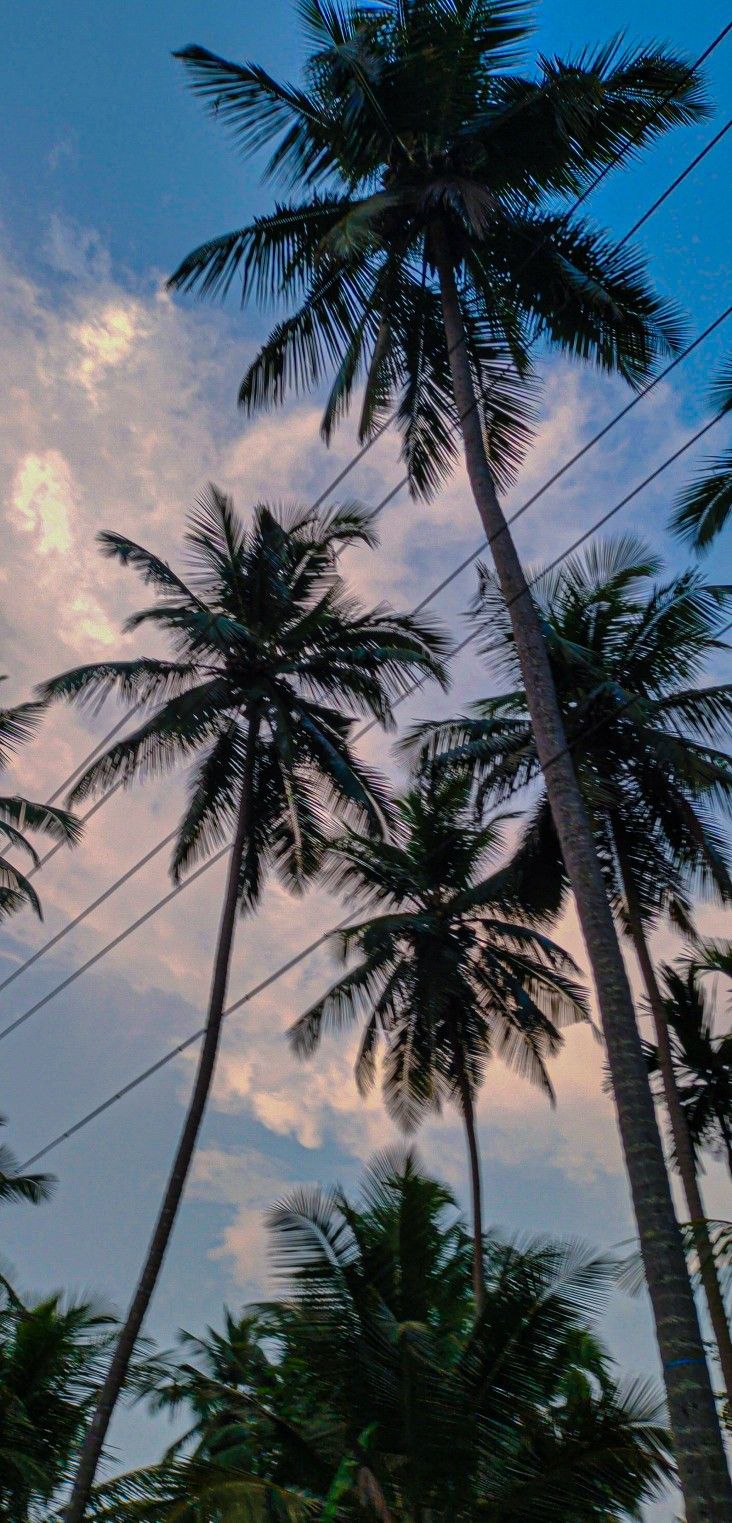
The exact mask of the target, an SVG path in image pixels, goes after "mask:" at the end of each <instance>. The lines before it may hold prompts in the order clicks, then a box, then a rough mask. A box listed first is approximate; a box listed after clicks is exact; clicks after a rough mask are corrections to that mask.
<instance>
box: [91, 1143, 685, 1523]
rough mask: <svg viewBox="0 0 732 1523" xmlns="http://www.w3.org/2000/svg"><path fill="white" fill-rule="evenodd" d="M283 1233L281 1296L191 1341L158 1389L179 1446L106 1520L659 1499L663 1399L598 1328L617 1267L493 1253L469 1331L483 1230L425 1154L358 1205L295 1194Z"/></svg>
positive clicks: (106, 1510)
mask: <svg viewBox="0 0 732 1523" xmlns="http://www.w3.org/2000/svg"><path fill="white" fill-rule="evenodd" d="M270 1227H271V1230H272V1234H273V1239H274V1258H275V1265H276V1267H277V1269H278V1270H279V1272H280V1274H281V1277H282V1282H283V1283H282V1293H281V1295H280V1297H279V1298H278V1299H277V1300H276V1301H275V1302H273V1303H270V1304H269V1305H268V1306H265V1307H254V1308H247V1309H246V1310H245V1313H244V1316H243V1317H242V1318H241V1319H229V1320H228V1322H227V1326H226V1329H225V1332H224V1334H223V1336H222V1335H221V1334H216V1333H211V1331H210V1330H209V1334H208V1336H207V1337H206V1338H204V1339H203V1340H187V1341H186V1342H185V1344H184V1347H183V1349H182V1351H181V1360H180V1364H179V1365H178V1368H177V1369H174V1370H173V1371H172V1372H171V1373H170V1374H169V1375H168V1377H167V1380H166V1379H165V1378H163V1380H162V1382H161V1384H160V1385H159V1387H158V1389H157V1391H156V1393H155V1394H156V1405H159V1404H161V1403H163V1404H165V1403H166V1401H167V1402H169V1404H170V1405H171V1406H172V1407H173V1408H174V1409H176V1410H180V1409H181V1407H182V1408H183V1410H184V1411H185V1413H186V1415H187V1417H188V1419H189V1420H188V1423H187V1425H186V1435H185V1437H184V1439H183V1441H182V1443H181V1444H178V1445H176V1446H175V1448H174V1450H173V1451H172V1452H171V1454H170V1457H169V1458H168V1459H167V1460H164V1461H163V1463H162V1464H161V1465H160V1466H157V1467H154V1468H152V1469H151V1470H148V1471H147V1472H143V1473H139V1472H138V1473H137V1475H134V1474H133V1475H132V1476H127V1477H123V1478H121V1479H120V1480H118V1481H113V1482H111V1483H110V1485H109V1486H107V1487H102V1488H100V1489H99V1492H98V1494H97V1498H96V1507H95V1512H96V1515H97V1516H101V1517H106V1518H109V1519H110V1520H111V1519H119V1518H120V1517H121V1518H125V1517H127V1516H129V1517H134V1518H136V1519H140V1520H145V1523H147V1520H148V1519H153V1518H160V1517H161V1516H169V1515H171V1514H172V1515H174V1516H179V1515H182V1516H184V1517H191V1518H199V1519H200V1518H204V1519H208V1518H211V1517H214V1516H221V1509H222V1508H224V1509H226V1508H227V1504H228V1515H234V1514H235V1513H238V1514H239V1515H243V1516H248V1515H253V1516H254V1517H255V1518H257V1519H258V1518H260V1517H262V1518H265V1517H267V1516H269V1517H271V1516H272V1515H273V1514H274V1516H276V1517H282V1518H293V1519H294V1518H303V1517H307V1516H308V1513H312V1512H313V1511H314V1512H315V1513H316V1515H317V1516H318V1517H321V1518H325V1519H327V1518H332V1517H335V1516H338V1517H343V1518H346V1519H349V1520H354V1523H356V1520H357V1519H359V1518H361V1519H362V1518H363V1517H364V1515H366V1516H367V1517H372V1518H377V1519H378V1520H380V1523H413V1520H414V1519H419V1518H426V1517H430V1518H433V1519H434V1520H435V1523H448V1519H450V1520H453V1519H458V1520H460V1523H467V1520H469V1519H473V1518H475V1517H476V1516H481V1517H485V1518H490V1519H495V1520H498V1519H508V1518H511V1519H512V1520H515V1523H559V1520H561V1523H593V1520H597V1523H599V1520H600V1519H602V1520H604V1523H619V1520H620V1519H630V1518H632V1517H638V1516H639V1509H640V1507H641V1505H642V1503H643V1502H644V1501H645V1500H647V1499H650V1498H651V1497H652V1496H653V1495H654V1494H657V1492H658V1490H659V1488H660V1487H661V1486H662V1485H663V1482H664V1480H665V1479H666V1478H667V1477H668V1475H669V1473H670V1466H669V1454H668V1439H667V1435H666V1433H665V1432H664V1430H663V1428H662V1427H661V1425H660V1422H659V1415H658V1413H659V1406H658V1403H657V1401H656V1400H655V1399H654V1397H653V1394H652V1393H651V1391H650V1390H649V1388H648V1387H644V1386H642V1385H640V1384H631V1385H629V1386H627V1387H626V1388H625V1389H623V1388H621V1386H620V1385H619V1383H618V1381H617V1379H616V1376H615V1374H614V1372H613V1368H612V1363H611V1361H610V1359H609V1358H608V1356H607V1354H606V1352H605V1350H604V1349H603V1347H602V1345H601V1344H600V1342H599V1340H598V1338H597V1335H596V1334H595V1332H594V1330H593V1329H592V1326H591V1320H592V1318H593V1317H594V1315H595V1314H596V1312H597V1310H598V1309H599V1307H600V1306H601V1304H602V1302H603V1299H604V1296H605V1293H606V1291H607V1288H608V1285H609V1282H610V1281H611V1278H612V1266H611V1265H610V1264H608V1263H607V1262H603V1261H601V1260H598V1259H592V1258H591V1257H590V1256H589V1255H588V1254H587V1253H586V1252H585V1251H582V1250H581V1249H579V1248H578V1247H577V1245H573V1246H572V1245H567V1244H562V1243H555V1242H550V1241H546V1240H539V1241H534V1242H529V1243H525V1244H521V1245H519V1244H515V1243H506V1242H502V1241H500V1240H498V1239H495V1238H494V1239H492V1240H491V1241H490V1242H489V1243H488V1245H487V1251H486V1299H485V1305H484V1309H483V1313H482V1316H481V1317H480V1318H478V1319H477V1320H476V1318H475V1307H474V1303H473V1299H472V1296H471V1282H470V1261H471V1252H470V1241H469V1238H468V1235H467V1233H466V1232H465V1228H464V1225H463V1223H462V1221H461V1220H460V1218H459V1217H457V1215H456V1213H455V1208H454V1200H453V1197H452V1196H451V1194H450V1192H449V1190H447V1189H446V1188H445V1187H444V1185H442V1184H439V1183H438V1182H437V1181H435V1180H433V1179H430V1178H428V1177H426V1176H425V1175H424V1174H423V1172H422V1171H421V1169H420V1167H419V1164H418V1161H417V1160H416V1159H415V1157H414V1155H413V1154H408V1155H406V1157H401V1156H400V1157H397V1156H395V1155H393V1154H383V1155H380V1156H378V1157H377V1158H376V1159H375V1161H374V1162H373V1163H372V1164H371V1166H370V1167H369V1169H368V1170H367V1171H366V1175H365V1179H364V1182H363V1187H362V1196H361V1199H360V1200H352V1199H349V1198H348V1197H347V1196H346V1195H345V1194H344V1193H343V1191H342V1190H340V1189H335V1190H331V1191H323V1190H319V1189H316V1190H308V1189H302V1190H299V1191H297V1192H296V1193H295V1194H294V1195H292V1196H290V1197H289V1198H288V1199H286V1200H284V1201H282V1202H281V1203H280V1205H279V1206H277V1207H276V1208H275V1210H274V1211H273V1212H272V1214H271V1217H270Z"/></svg>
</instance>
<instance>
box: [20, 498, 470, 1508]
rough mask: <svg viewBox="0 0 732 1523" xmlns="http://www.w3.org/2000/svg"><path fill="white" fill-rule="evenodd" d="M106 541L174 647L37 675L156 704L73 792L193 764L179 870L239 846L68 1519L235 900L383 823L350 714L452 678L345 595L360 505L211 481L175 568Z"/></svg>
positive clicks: (201, 1085) (143, 1284) (203, 1083)
mask: <svg viewBox="0 0 732 1523" xmlns="http://www.w3.org/2000/svg"><path fill="white" fill-rule="evenodd" d="M100 539H101V544H102V549H103V551H104V552H105V554H107V555H109V556H112V557H113V558H115V559H117V560H119V561H120V562H121V563H122V565H124V566H131V567H132V568H133V569H135V570H136V571H138V572H139V573H140V574H141V575H142V577H143V579H144V580H145V581H146V582H149V583H151V584H152V586H153V587H154V589H155V592H156V594H157V602H156V603H155V605H154V607H152V608H148V609H145V610H143V611H142V612H141V613H138V614H134V615H133V617H132V618H131V619H130V620H129V621H128V628H131V629H137V628H140V627H141V626H146V625H150V624H151V625H152V627H153V629H154V630H156V631H160V632H162V633H164V634H166V635H167V637H168V639H169V640H170V642H171V644H172V646H173V650H174V652H175V657H174V659H173V660H162V659H160V658H158V657H156V656H151V657H140V658H136V659H133V660H131V661H108V660H105V661H101V662H94V663H92V664H91V665H90V666H82V667H77V668H76V669H75V670H73V671H69V672H66V673H64V674H63V675H62V676H60V677H56V678H54V679H53V680H52V681H50V682H48V683H47V684H46V685H45V687H44V689H43V693H44V697H45V698H64V699H68V700H71V701H73V702H81V703H85V702H86V703H89V702H90V701H94V702H95V703H98V702H99V701H100V700H103V699H104V698H106V697H107V696H108V695H110V694H111V693H112V692H114V691H115V690H116V691H118V692H119V693H120V694H121V696H122V698H123V699H125V700H126V701H127V702H131V703H134V704H135V705H136V706H139V705H140V704H141V705H143V707H144V708H146V709H147V710H148V711H149V714H148V717H147V718H145V719H144V720H143V723H142V724H141V725H138V726H137V727H136V728H135V730H134V731H133V732H132V734H130V735H128V736H125V737H124V738H123V739H122V740H117V741H115V743H114V745H112V746H111V747H110V749H109V750H108V751H107V752H106V753H105V754H104V755H103V756H101V757H99V758H98V759H97V760H96V761H94V762H93V763H92V764H91V766H90V767H89V768H88V770H87V771H86V772H85V774H84V776H83V777H82V778H81V779H80V781H79V782H77V783H76V785H75V787H74V791H73V796H74V798H77V799H80V798H86V797H88V796H89V795H90V794H93V793H95V792H99V791H100V790H101V789H104V788H107V787H109V785H110V784H111V783H113V782H115V781H117V780H119V779H121V780H122V781H123V782H124V783H126V784H129V783H131V782H132V781H133V780H134V779H135V778H139V777H142V778H145V777H149V776H156V775H160V774H163V773H166V772H168V771H169V770H170V769H171V768H172V767H175V766H179V765H181V764H186V763H194V765H193V769H192V775H191V783H190V792H189V800H188V806H187V808H186V811H185V813H184V816H183V819H182V821H181V825H180V829H179V832H178V837H177V840H176V844H175V847H174V850H173V862H172V869H173V874H174V876H175V877H176V878H177V877H179V876H180V875H181V874H182V873H184V872H185V871H186V870H187V869H188V868H189V867H191V866H192V865H193V864H194V863H195V862H196V861H198V860H199V859H200V858H202V857H205V856H207V855H209V854H210V853H211V852H212V851H213V850H214V848H215V847H217V846H221V845H222V844H223V843H224V842H225V841H226V840H227V839H231V842H232V847H231V856H230V860H229V870H228V876H227V881H226V888H225V892H224V900H223V905H222V910H221V920H220V925H219V933H218V941H217V946H216V952H215V956H214V965H213V976H212V981H211V992H210V996H209V1004H208V1013H207V1019H206V1030H205V1035H204V1039H203V1044H202V1047H201V1053H200V1057H199V1061H198V1069H197V1072H196V1077H195V1080H194V1085H193V1092H192V1095H191V1100H190V1104H189V1107H188V1112H187V1115H186V1119H185V1123H184V1126H183V1130H182V1132H181V1136H180V1141H179V1143H178V1148H177V1151H176V1155H175V1159H174V1162H173V1167H172V1170H171V1173H170V1176H169V1179H168V1183H167V1185H166V1188H165V1193H164V1196H163V1201H162V1205H161V1208H160V1212H159V1215H158V1219H157V1222H156V1225H155V1228H154V1231H153V1236H152V1239H151V1242H150V1247H149V1249H148V1253H147V1256H146V1259H145V1263H144V1266H143V1269H142V1272H141V1275H140V1279H139V1281H138V1285H137V1288H136V1291H135V1294H134V1296H133V1299H132V1303H131V1305H130V1309H129V1312H128V1315H127V1319H126V1321H125V1324H124V1326H123V1328H122V1331H121V1333H120V1337H119V1340H118V1343H117V1347H116V1349H115V1353H114V1358H113V1360H112V1363H111V1365H110V1369H109V1373H108V1376H107V1379H106V1381H105V1383H104V1386H103V1388H102V1391H101V1394H100V1398H99V1402H98V1404H97V1408H96V1411H95V1415H94V1421H93V1423H92V1425H91V1427H90V1429H89V1433H88V1435H87V1440H86V1442H85V1444H84V1448H83V1451H82V1456H81V1461H80V1464H79V1470H78V1474H77V1477H76V1481H75V1483H74V1492H73V1496H72V1499H71V1502H70V1504H69V1509H68V1512H67V1523H78V1519H80V1518H81V1516H82V1514H83V1511H84V1507H85V1505H86V1501H87V1499H88V1495H89V1490H90V1487H91V1485H92V1482H93V1479H94V1473H95V1470H96V1466H97V1463H98V1460H99V1456H100V1454H101V1449H102V1444H103V1442H104V1436H105V1433H106V1430H107V1427H108V1425H109V1421H110V1418H111V1415H112V1411H113V1409H114V1405H115V1402H116V1400H117V1397H118V1395H119V1392H120V1390H121V1388H122V1384H123V1382H124V1378H125V1372H126V1370H127V1367H128V1365H129V1361H130V1359H131V1357H132V1352H133V1349H134V1346H135V1340H136V1338H137V1336H138V1333H139V1331H140V1327H141V1325H142V1321H143V1318H144V1316H145V1312H146V1310H147V1307H148V1305H149V1302H150V1298H151V1296H152V1294H153V1291H154V1289H155V1285H156V1282H157V1278H158V1275H159V1273H160V1269H161V1265H162V1261H163V1255H164V1253H165V1250H166V1247H167V1244H168V1241H169V1239H170V1235H171V1232H172V1230H173V1226H174V1223H175V1218H176V1214H177V1211H178V1208H179V1205H180V1200H181V1196H182V1193H183V1188H184V1185H185V1182H186V1177H187V1175H188V1170H189V1168H190V1165H191V1161H192V1158H193V1153H194V1149H195V1145H196V1139H197V1136H198V1132H199V1130H200V1126H201V1122H202V1119H203V1113H204V1109H205V1106H206V1101H207V1098H208V1094H209V1090H210V1087H211V1083H212V1080H213V1074H214V1066H215V1062H216V1054H217V1050H218V1045H219V1038H220V1032H221V1022H222V1019H223V1013H224V1005H225V999H226V988H227V980H228V975H229V966H230V962H231V952H232V946H233V940H234V928H235V924H236V916H237V911H238V910H241V911H242V912H246V911H248V910H251V909H252V908H253V907H254V906H255V905H256V903H257V901H258V899H259V896H260V893H261V888H262V882H263V879H264V877H265V874H266V872H267V871H268V870H269V869H272V868H274V869H275V870H276V871H277V872H278V873H279V875H280V877H281V878H282V879H283V880H284V882H285V883H286V884H287V885H288V886H290V887H292V888H296V889H297V888H301V887H302V886H303V884H304V883H305V882H306V881H307V880H308V878H310V877H311V876H312V874H313V873H314V872H315V870H316V869H317V867H318V865H319V863H320V858H321V854H322V851H323V847H324V845H325V843H326V840H327V838H328V834H329V831H330V830H331V826H332V822H333V820H334V818H335V817H336V816H339V817H342V816H343V815H345V816H346V818H348V817H349V816H350V818H351V819H353V820H354V821H356V822H358V823H360V824H362V825H363V826H365V827H366V828H370V829H373V830H376V831H377V832H378V831H380V830H381V829H383V828H384V825H385V821H386V819H387V817H388V814H389V804H388V797H387V794H386V792H385V789H384V785H383V784H382V782H381V780H380V779H379V778H378V777H377V776H376V775H375V774H374V773H373V772H371V771H370V770H369V769H368V768H367V767H365V766H364V765H363V764H362V763H361V762H360V761H359V760H358V758H357V756H356V754H355V752H354V750H353V748H352V745H351V739H350V737H351V734H352V731H353V727H354V720H353V711H356V712H357V713H358V712H360V713H362V714H368V715H370V716H371V717H372V718H373V719H375V720H376V721H377V722H378V723H379V724H382V725H386V726H388V725H389V724H390V723H391V718H392V715H391V704H392V700H393V698H394V697H395V696H397V695H398V694H400V693H402V692H404V690H405V688H406V687H407V686H408V683H409V679H410V676H412V675H413V674H414V673H429V674H430V675H432V676H436V677H438V678H439V679H440V680H444V671H443V667H442V665H441V661H440V652H441V650H442V649H443V648H444V642H443V641H442V640H441V638H440V636H439V635H438V634H437V633H436V631H435V629H434V628H433V627H432V626H430V625H429V624H427V623H425V622H424V621H422V622H420V621H418V620H416V619H413V618H411V617H409V616H401V617H400V616H397V615H395V614H393V613H392V612H391V611H390V610H389V609H387V608H386V607H380V608H375V609H364V608H362V607H360V606H359V605H358V604H357V603H356V602H355V600H354V599H353V598H352V597H351V596H350V594H349V593H348V592H347V590H346V587H345V585H344V583H343V581H342V579H341V577H340V575H339V573H338V552H339V551H340V550H341V549H342V548H343V547H344V546H345V545H349V544H352V543H354V542H358V541H361V542H365V543H366V544H371V543H373V542H374V535H373V527H372V524H371V521H370V519H369V517H368V515H366V514H364V513H363V512H361V511H360V510H358V509H356V508H354V507H350V508H343V509H340V510H336V511H333V512H330V513H327V514H321V515H320V516H319V515H318V514H316V513H314V512H312V511H307V510H304V511H303V510H301V511H299V512H295V513H293V514H292V515H291V516H290V517H288V518H279V517H278V516H277V515H276V514H275V513H273V512H272V511H271V510H270V509H269V508H267V507H264V506H260V507H258V508H256V509H255V511H254V514H253V518H252V522H251V525H250V526H245V525H244V524H243V523H242V521H241V520H240V519H239V518H238V517H237V515H236V513H235V512H234V509H233V506H232V504H231V502H230V501H229V499H228V498H226V497H224V496H223V495H222V494H221V493H220V492H218V491H217V490H216V488H214V487H211V488H210V489H209V492H208V494H207V496H206V497H205V498H203V499H202V501H201V503H200V505H199V508H198V510H197V512H196V513H194V514H193V516H192V517H191V519H190V522H189V528H188V533H187V535H186V560H187V565H186V570H185V577H184V576H180V575H178V574H177V573H176V572H175V571H173V570H172V568H171V567H170V566H169V565H168V564H167V562H166V561H163V560H162V559H161V558H160V557H159V556H157V555H154V554H153V553H152V552H151V551H149V550H145V549H143V548H142V547H141V546H140V545H137V544H134V543H133V542H132V541H131V540H129V539H127V538H125V536H124V535H121V534H112V533H104V534H102V535H101V536H100ZM349 710H350V712H349Z"/></svg>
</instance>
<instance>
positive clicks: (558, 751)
mask: <svg viewBox="0 0 732 1523" xmlns="http://www.w3.org/2000/svg"><path fill="white" fill-rule="evenodd" d="M435 231H436V237H435V245H433V246H436V255H437V258H436V263H437V271H438V275H439V279H440V289H441V296H442V309H443V318H444V324H445V337H446V341H447V347H448V352H449V358H450V368H451V374H452V382H453V387H454V392H455V401H456V405H457V410H458V413H459V416H460V421H461V427H462V436H463V444H464V449H465V460H466V465H467V470H468V477H469V480H470V485H471V488H472V491H473V496H474V498H475V502H476V506H477V508H478V512H479V514H480V518H481V522H482V524H483V528H484V530H485V533H486V536H487V538H488V540H489V543H490V545H491V549H492V553H493V558H494V562H495V566H496V572H497V575H498V580H499V584H500V587H501V590H502V593H503V595H504V597H505V599H506V603H507V606H508V608H509V610H510V617H511V626H512V630H513V636H514V640H515V643H516V651H517V655H518V658H519V661H520V664H521V671H522V675H523V681H524V686H525V690H526V698H527V704H528V708H529V712H530V715H531V721H532V725H533V728H534V734H535V737H536V745H537V752H538V756H539V761H540V763H541V766H542V769H543V771H544V776H545V780H546V787H547V792H548V795H549V802H550V805H551V809H552V814H553V817H554V822H555V826H556V830H557V834H558V837H559V841H560V845H561V848H562V853H563V856H564V860H565V863H566V866H567V872H568V874H569V878H570V882H571V884H572V889H573V891H574V895H575V900H576V903H577V910H578V914H579V919H580V924H581V927H582V932H583V936H584V940H585V944H586V947H587V951H588V955H589V958H590V963H591V967H592V973H593V978H594V982H595V987H596V990H597V995H598V1000H599V1004H600V1010H601V1014H602V1022H603V1030H604V1034H605V1040H606V1043H607V1051H608V1061H609V1066H610V1073H611V1078H612V1085H613V1092H614V1096H615V1102H616V1106H617V1111H618V1121H619V1127H620V1136H621V1141H622V1146H623V1152H624V1156H625V1163H626V1168H627V1171H628V1177H629V1181H630V1189H631V1195H632V1199H633V1206H634V1210H635V1217H636V1221H637V1224H638V1232H639V1237H640V1243H641V1251H642V1255H643V1263H644V1268H645V1274H646V1280H647V1283H648V1289H649V1293H650V1297H651V1302H652V1306H653V1313H654V1318H655V1325H656V1335H657V1339H658V1346H659V1351H660V1355H661V1360H662V1364H663V1371H664V1379H665V1383H666V1391H667V1395H668V1405H669V1415H670V1420H671V1427H672V1431H673V1435H674V1441H675V1448H676V1459H677V1463H678V1469H679V1477H680V1481H681V1487H682V1491H683V1495H684V1501H685V1504H686V1518H687V1523H712V1520H714V1523H721V1520H722V1519H724V1520H725V1523H729V1519H730V1516H732V1484H731V1483H730V1476H729V1471H728V1468H727V1463H726V1459H725V1453H724V1447H723V1443H722V1436H721V1433H720V1429H719V1422H718V1419H717V1412H716V1407H715V1404H714V1396H713V1392H712V1387H711V1383H710V1378H709V1371H708V1368H707V1362H706V1358H705V1355H704V1346H703V1343H702V1338H701V1333H700V1329H699V1321H698V1317H697V1313H696V1306H695V1303H694V1297H693V1293H692V1289H691V1284H690V1281H689V1276H688V1272H687V1266H686V1259H685V1255H684V1247H683V1241H682V1238H681V1233H680V1229H679V1225H678V1222H677V1221H676V1216H675V1213H674V1207H673V1200H672V1198H671V1190H670V1185H669V1181H668V1176H667V1174H666V1167H665V1162H664V1156H663V1148H662V1145H661V1139H660V1135H659V1131H658V1125H657V1122H656V1115H655V1110H654V1105H653V1097H652V1094H651V1089H650V1083H649V1078H648V1074H647V1072H646V1066H645V1062H644V1057H643V1049H642V1046H641V1041H640V1036H639V1033H638V1029H637V1026H636V1021H635V1013H634V1009H633V1001H632V997H631V992H630V986H629V984H628V979H627V975H626V971H625V966H624V963H623V959H622V955H621V952H620V946H619V943H618V938H617V934H616V931H615V925H614V923H613V918H612V915H611V912H610V906H609V904H608V901H607V896H606V893H605V887H604V884H603V880H602V875H601V872H600V866H599V863H598V860H597V855H596V852H595V846H594V840H593V835H592V830H591V827H590V822H589V819H588V817H587V813H586V811H585V807H584V803H583V800H582V795H581V792H580V788H579V785H578V782H577V777H576V774H575V770H574V766H573V763H572V760H571V757H570V755H569V751H568V749H567V744H566V739H565V734H564V726H563V724H562V719H561V714H560V710H559V705H558V702H557V696H556V691H555V687H554V681H553V678H552V673H551V668H550V664H549V658H548V655H547V651H546V647H545V644H544V640H543V637H542V633H541V626H540V624H539V620H538V617H537V614H536V609H535V607H534V603H533V600H532V598H531V595H530V592H529V589H528V587H527V584H526V579H525V577H524V574H523V570H522V567H521V562H520V560H519V558H518V555H517V552H516V548H515V545H514V543H513V540H512V538H511V536H510V534H509V533H508V530H507V526H506V520H505V517H504V514H503V511H502V509H501V506H500V503H499V501H498V496H497V493H496V489H495V485H494V482H493V477H492V474H491V470H490V466H489V463H488V458H487V455H486V450H485V444H484V440H483V433H482V427H481V422H480V418H479V414H478V408H477V398H476V395H475V388H474V384H473V376H472V372H471V368H470V362H469V359H468V354H467V347H466V341H465V332H464V327H463V320H462V312H461V307H460V300H459V296H458V291H457V286H456V283H455V276H454V272H453V266H452V260H451V258H450V255H449V252H448V250H447V248H446V247H444V246H443V248H440V246H439V234H440V230H439V229H436V230H435Z"/></svg>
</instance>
